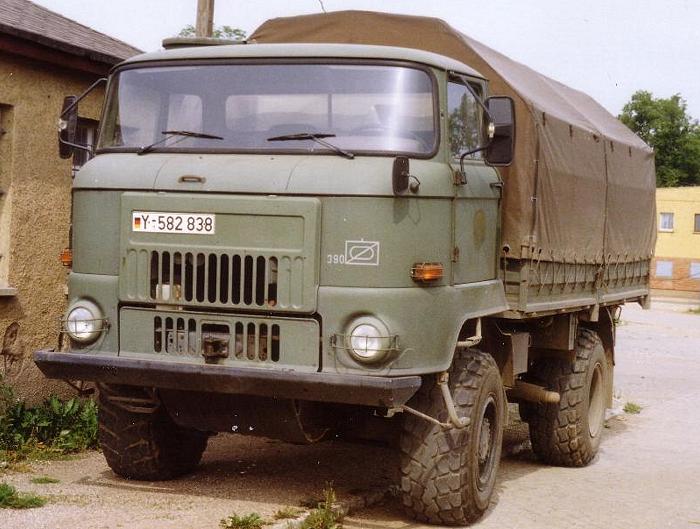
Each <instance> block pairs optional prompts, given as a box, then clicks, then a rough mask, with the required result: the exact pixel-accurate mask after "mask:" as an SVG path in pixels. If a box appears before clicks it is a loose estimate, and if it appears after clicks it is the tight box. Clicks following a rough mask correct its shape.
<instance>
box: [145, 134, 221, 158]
mask: <svg viewBox="0 0 700 529" xmlns="http://www.w3.org/2000/svg"><path fill="white" fill-rule="evenodd" d="M160 133H161V134H164V135H165V138H163V139H161V140H158V141H156V142H154V143H151V144H150V145H146V146H145V147H141V148H140V149H139V150H138V151H136V154H146V153H148V152H151V151H152V150H153V149H154V148H155V147H157V146H158V145H160V144H161V143H164V142H165V141H167V140H168V139H169V138H170V136H182V138H181V139H180V140H178V141H176V142H175V143H179V142H180V141H182V140H184V139H185V138H204V139H209V140H223V139H224V138H223V137H222V136H214V135H213V134H206V133H204V132H194V131H191V130H162V131H160Z"/></svg>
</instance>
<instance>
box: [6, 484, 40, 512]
mask: <svg viewBox="0 0 700 529" xmlns="http://www.w3.org/2000/svg"><path fill="white" fill-rule="evenodd" d="M45 504H46V498H42V497H41V496H37V495H36V494H24V493H21V492H17V489H16V488H14V487H13V486H12V485H8V484H7V483H0V508H2V509H31V508H32V507H41V506H43V505H45Z"/></svg>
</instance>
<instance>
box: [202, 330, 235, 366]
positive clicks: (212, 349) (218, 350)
mask: <svg viewBox="0 0 700 529" xmlns="http://www.w3.org/2000/svg"><path fill="white" fill-rule="evenodd" d="M229 340H230V336H229V335H228V334H223V333H211V334H203V335H202V356H203V357H204V361H205V362H206V363H207V364H215V363H217V362H218V361H219V360H221V359H222V358H228V353H229V351H228V349H229V348H228V344H229Z"/></svg>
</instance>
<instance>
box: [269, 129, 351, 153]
mask: <svg viewBox="0 0 700 529" xmlns="http://www.w3.org/2000/svg"><path fill="white" fill-rule="evenodd" d="M323 138H335V134H329V133H327V132H318V133H313V132H300V133H298V134H285V135H284V136H273V137H271V138H267V141H295V140H297V141H298V140H312V141H315V142H316V143H318V144H319V145H323V146H324V147H328V148H329V149H330V150H332V151H333V152H335V153H338V154H339V155H340V156H344V157H345V158H348V159H350V160H352V159H353V158H355V155H354V154H353V153H351V152H349V151H346V150H343V149H341V148H340V147H338V146H337V145H333V144H332V143H329V142H327V141H325V140H324V139H323Z"/></svg>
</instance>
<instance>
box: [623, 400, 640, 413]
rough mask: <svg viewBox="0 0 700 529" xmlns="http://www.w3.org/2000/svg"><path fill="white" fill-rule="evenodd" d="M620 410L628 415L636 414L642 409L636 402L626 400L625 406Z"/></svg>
mask: <svg viewBox="0 0 700 529" xmlns="http://www.w3.org/2000/svg"><path fill="white" fill-rule="evenodd" d="M622 411H624V412H625V413H629V414H630V415H637V414H639V413H640V412H641V411H642V407H641V406H640V405H639V404H637V403H636V402H628V403H627V404H625V407H624V408H622Z"/></svg>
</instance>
